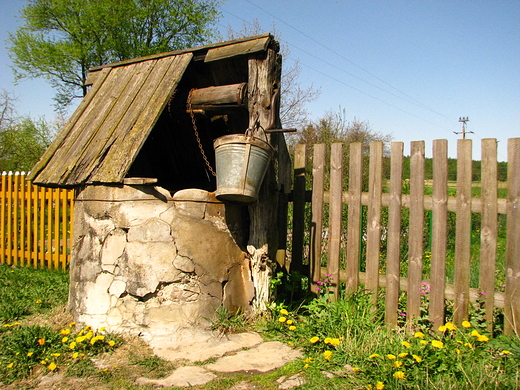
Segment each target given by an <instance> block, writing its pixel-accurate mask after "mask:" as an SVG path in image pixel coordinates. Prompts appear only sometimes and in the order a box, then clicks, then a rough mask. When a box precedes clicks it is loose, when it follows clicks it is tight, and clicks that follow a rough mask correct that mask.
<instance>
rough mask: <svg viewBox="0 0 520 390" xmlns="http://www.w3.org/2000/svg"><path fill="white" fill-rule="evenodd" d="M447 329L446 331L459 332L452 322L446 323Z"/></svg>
mask: <svg viewBox="0 0 520 390" xmlns="http://www.w3.org/2000/svg"><path fill="white" fill-rule="evenodd" d="M444 326H445V327H446V329H448V330H457V327H456V326H455V324H453V323H452V322H446V324H445V325H444Z"/></svg>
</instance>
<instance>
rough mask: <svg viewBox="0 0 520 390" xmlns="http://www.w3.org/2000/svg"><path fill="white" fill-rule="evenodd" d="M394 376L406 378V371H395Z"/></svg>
mask: <svg viewBox="0 0 520 390" xmlns="http://www.w3.org/2000/svg"><path fill="white" fill-rule="evenodd" d="M394 378H395V379H404V372H402V371H396V372H394Z"/></svg>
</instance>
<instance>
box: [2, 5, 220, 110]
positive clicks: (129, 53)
mask: <svg viewBox="0 0 520 390" xmlns="http://www.w3.org/2000/svg"><path fill="white" fill-rule="evenodd" d="M217 4H218V0H102V1H99V0H29V2H28V4H27V6H25V8H23V10H22V11H21V18H22V19H23V20H24V24H23V25H22V26H21V27H19V28H18V29H17V30H16V32H15V33H11V34H9V39H8V45H9V46H8V49H9V52H10V57H11V59H12V61H13V64H14V67H13V70H14V72H15V76H16V78H17V79H20V78H24V77H29V78H39V77H43V78H46V79H48V80H49V81H50V83H51V85H52V86H53V87H55V88H56V89H57V95H56V97H55V99H56V102H57V107H58V108H59V107H60V106H66V105H68V104H69V103H70V102H71V101H72V99H74V98H75V97H81V96H84V95H85V93H86V87H85V86H84V81H85V79H86V76H87V73H88V69H89V68H90V67H93V66H97V65H102V64H106V63H110V62H116V61H121V60H125V59H129V58H135V57H141V56H146V55H150V54H155V53H161V52H166V51H171V50H177V49H181V48H185V47H189V46H195V45H199V44H202V43H205V42H207V41H208V40H209V39H210V38H211V37H212V36H213V30H212V29H211V23H212V22H213V21H215V20H216V19H217V18H218V16H219V13H218V11H217V8H216V5H217Z"/></svg>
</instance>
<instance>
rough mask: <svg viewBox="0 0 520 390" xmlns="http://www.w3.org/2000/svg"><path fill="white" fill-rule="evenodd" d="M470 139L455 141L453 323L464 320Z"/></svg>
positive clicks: (469, 227)
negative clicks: (455, 195)
mask: <svg viewBox="0 0 520 390" xmlns="http://www.w3.org/2000/svg"><path fill="white" fill-rule="evenodd" d="M471 145H472V143H471V140H470V139H459V140H457V219H456V237H455V278H454V279H455V280H454V282H455V302H454V313H453V317H454V321H455V322H456V323H457V324H460V323H461V322H462V321H463V320H465V319H467V317H468V310H469V277H470V266H471V263H470V260H471V253H470V247H471V195H472V194H471V181H472V169H471V168H472V160H471Z"/></svg>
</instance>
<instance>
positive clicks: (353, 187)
mask: <svg viewBox="0 0 520 390" xmlns="http://www.w3.org/2000/svg"><path fill="white" fill-rule="evenodd" d="M362 146H363V145H362V144H361V142H354V143H351V144H350V157H349V159H350V160H349V183H348V221H347V257H346V263H347V264H346V268H347V280H346V293H347V294H351V293H354V292H356V290H357V289H358V286H359V254H360V252H361V243H360V241H359V240H360V237H361V190H362V187H363V149H362Z"/></svg>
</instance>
